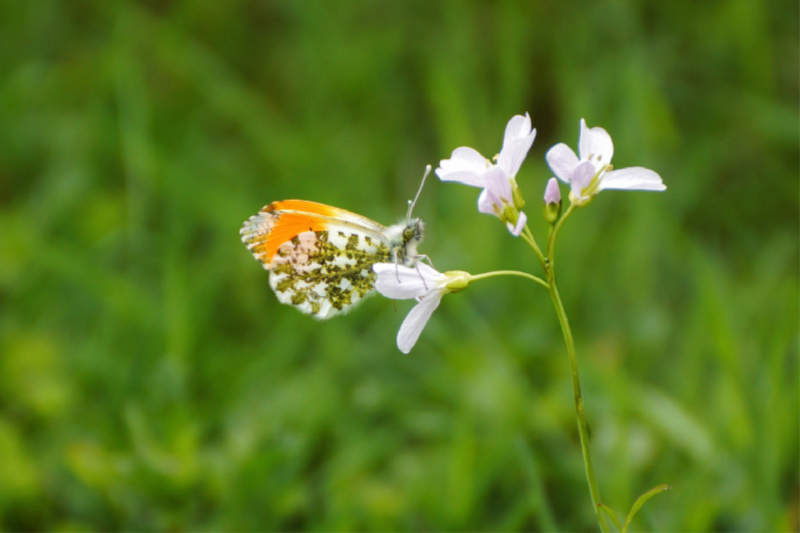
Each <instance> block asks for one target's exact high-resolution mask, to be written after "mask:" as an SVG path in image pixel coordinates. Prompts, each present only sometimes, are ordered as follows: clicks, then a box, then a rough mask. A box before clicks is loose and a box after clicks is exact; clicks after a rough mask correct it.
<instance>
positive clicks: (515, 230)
mask: <svg viewBox="0 0 800 533" xmlns="http://www.w3.org/2000/svg"><path fill="white" fill-rule="evenodd" d="M527 222H528V216H527V215H526V214H525V213H523V212H522V211H520V212H519V218H518V219H517V226H516V227H514V226H512V225H511V222H506V227H507V228H508V231H510V232H511V235H513V236H514V237H519V234H520V233H522V230H523V228H525V224H526V223H527Z"/></svg>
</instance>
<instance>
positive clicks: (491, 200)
mask: <svg viewBox="0 0 800 533" xmlns="http://www.w3.org/2000/svg"><path fill="white" fill-rule="evenodd" d="M535 138H536V130H534V129H531V117H530V116H528V114H527V113H525V116H524V117H523V116H522V115H516V116H514V117H512V118H511V120H509V121H508V125H506V132H505V136H504V137H503V148H502V149H501V150H500V154H498V156H497V164H496V165H495V164H493V163H492V162H491V161H490V160H488V159H486V158H485V157H483V156H482V155H481V154H480V153H479V152H478V151H477V150H474V149H472V148H468V147H466V146H462V147H461V148H456V149H455V150H453V155H452V156H450V159H443V160H442V161H441V162H440V163H439V168H437V169H436V175H437V176H439V179H441V180H442V181H456V182H459V183H463V184H464V185H470V186H472V187H481V188H483V191H482V192H481V195H480V197H479V198H478V210H479V211H480V212H481V213H486V214H489V215H495V216H496V217H498V218H499V219H500V220H501V221H502V222H505V224H506V226H507V227H508V230H509V231H510V232H511V233H512V234H513V235H514V236H517V237H518V236H519V234H520V232H522V229H523V228H524V227H525V222H526V221H527V217H526V216H525V213H523V212H521V211H519V210H520V209H521V208H522V207H523V206H524V205H525V202H524V201H523V200H522V197H521V195H520V194H519V190H518V188H517V182H516V180H515V179H514V177H515V176H516V175H517V172H518V171H519V167H520V166H521V165H522V162H523V161H524V160H525V156H526V155H528V150H530V148H531V145H532V144H533V140H534V139H535Z"/></svg>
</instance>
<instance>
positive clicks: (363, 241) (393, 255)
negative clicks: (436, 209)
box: [239, 200, 425, 319]
mask: <svg viewBox="0 0 800 533" xmlns="http://www.w3.org/2000/svg"><path fill="white" fill-rule="evenodd" d="M424 228H425V226H424V223H423V222H422V221H421V220H419V219H416V218H411V219H408V220H407V221H406V222H404V223H402V224H395V225H393V226H389V227H385V226H383V225H381V224H378V223H377V222H375V221H373V220H370V219H368V218H366V217H362V216H361V215H357V214H355V213H351V212H349V211H345V210H344V209H339V208H336V207H331V206H328V205H324V204H318V203H316V202H307V201H304V200H284V201H281V202H273V203H271V204H270V205H268V206H266V207H264V208H263V209H262V210H261V211H259V212H258V214H256V215H253V216H252V217H250V219H248V220H247V221H245V223H244V224H243V226H242V229H241V230H240V232H239V233H240V235H241V237H242V242H244V243H245V245H246V246H247V248H248V249H249V250H250V251H251V252H252V254H253V256H254V257H255V258H256V259H257V260H258V261H259V262H260V263H261V264H262V265H263V267H264V268H265V269H267V270H269V272H270V275H269V283H270V286H271V287H272V289H273V290H274V291H275V295H276V296H277V297H278V300H279V301H280V302H281V303H285V304H289V305H293V306H295V307H297V308H298V309H299V310H300V311H302V312H304V313H307V314H310V315H312V316H314V317H316V318H319V319H325V318H330V317H332V316H335V315H337V314H339V313H342V312H346V311H348V310H349V309H351V308H352V307H353V306H354V305H356V304H357V303H359V302H360V301H361V300H362V299H364V298H366V297H367V296H369V295H370V294H372V293H373V291H374V287H375V279H376V278H377V276H376V274H375V272H373V270H372V265H374V264H376V263H394V264H397V265H404V266H409V267H410V266H414V265H416V263H417V262H418V261H419V259H420V257H421V256H420V255H419V254H418V253H417V245H418V244H419V242H420V241H421V240H422V238H423V236H424Z"/></svg>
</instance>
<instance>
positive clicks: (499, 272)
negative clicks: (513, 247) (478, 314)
mask: <svg viewBox="0 0 800 533" xmlns="http://www.w3.org/2000/svg"><path fill="white" fill-rule="evenodd" d="M493 276H520V277H522V278H528V279H530V280H532V281H535V282H536V283H538V284H539V285H541V286H542V287H544V288H545V289H548V290H549V289H550V285H548V284H547V282H546V281H545V280H543V279H542V278H539V277H536V276H534V275H533V274H528V273H527V272H519V271H517V270H495V271H494V272H485V273H483V274H476V275H474V276H473V275H470V276H469V280H470V281H475V280H478V279H485V278H491V277H493Z"/></svg>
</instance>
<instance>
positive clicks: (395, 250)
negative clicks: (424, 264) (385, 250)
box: [386, 218, 425, 266]
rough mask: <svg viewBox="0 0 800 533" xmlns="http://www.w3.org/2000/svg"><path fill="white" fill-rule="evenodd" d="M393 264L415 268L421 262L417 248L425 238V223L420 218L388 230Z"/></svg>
mask: <svg viewBox="0 0 800 533" xmlns="http://www.w3.org/2000/svg"><path fill="white" fill-rule="evenodd" d="M386 235H387V237H389V249H390V251H391V256H392V262H394V263H396V264H398V265H405V266H414V265H415V264H417V261H419V258H420V256H419V254H418V253H417V246H418V245H419V243H420V242H421V241H422V239H423V238H424V237H425V223H424V222H423V221H422V220H420V219H418V218H411V219H409V220H408V221H407V222H402V223H400V224H395V225H394V226H390V227H389V228H387V229H386Z"/></svg>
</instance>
